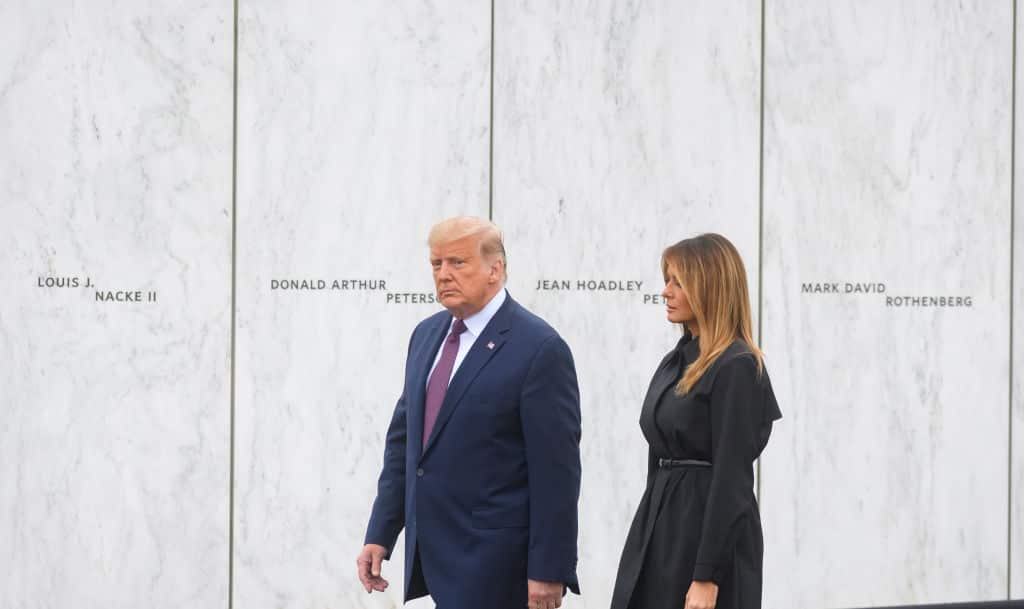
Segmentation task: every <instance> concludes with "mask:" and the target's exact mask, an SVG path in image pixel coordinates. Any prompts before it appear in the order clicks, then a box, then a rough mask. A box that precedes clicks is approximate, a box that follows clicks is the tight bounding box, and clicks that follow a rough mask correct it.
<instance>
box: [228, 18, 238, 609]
mask: <svg viewBox="0 0 1024 609" xmlns="http://www.w3.org/2000/svg"><path fill="white" fill-rule="evenodd" d="M233 4H234V15H233V21H234V25H233V31H232V36H233V42H232V68H231V390H230V395H231V398H230V404H231V406H230V413H231V414H230V423H229V428H228V438H229V439H228V451H229V453H228V609H232V607H234V601H235V598H234V594H235V328H236V326H237V324H236V319H235V310H236V306H235V304H236V297H237V293H238V275H237V269H238V0H234V2H233Z"/></svg>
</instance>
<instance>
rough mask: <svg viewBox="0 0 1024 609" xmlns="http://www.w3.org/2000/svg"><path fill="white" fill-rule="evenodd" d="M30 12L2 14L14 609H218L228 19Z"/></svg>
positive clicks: (8, 536)
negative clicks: (152, 297)
mask: <svg viewBox="0 0 1024 609" xmlns="http://www.w3.org/2000/svg"><path fill="white" fill-rule="evenodd" d="M16 4H17V6H14V5H12V4H10V3H8V4H7V5H6V6H4V7H2V8H0V40H2V41H3V42H2V43H0V46H2V48H3V49H4V52H0V141H3V143H4V145H3V146H2V147H0V193H2V197H0V200H2V202H0V225H2V226H3V227H4V230H3V231H2V236H0V253H2V255H3V259H4V264H3V265H0V288H2V291H3V294H4V297H3V298H2V299H0V357H2V359H3V362H4V363H5V365H4V366H3V367H2V370H0V387H2V388H3V391H2V394H3V399H2V406H0V411H2V413H3V415H2V417H0V540H3V541H2V542H0V606H3V607H24V608H30V607H82V608H97V609H99V608H102V609H109V608H114V607H124V608H129V607H130V608H136V607H153V608H161V607H167V608H170V607H209V608H215V607H221V606H223V604H224V602H225V601H226V599H227V592H228V590H227V588H228V583H227V582H228V571H227V562H228V438H229V429H228V426H229V419H228V413H229V404H230V401H229V390H230V389H229V378H230V375H229V370H230V362H229V357H230V348H229V345H230V276H231V275H230V264H231V256H230V238H231V218H230V202H231V181H230V176H231V156H230V155H231V63H232V60H231V49H232V40H231V21H230V20H231V10H230V6H226V5H220V6H213V5H210V4H208V3H203V2H192V1H186V2H181V3H177V4H176V5H175V6H170V5H145V6H143V5H140V4H139V3H135V2H127V1H123V0H115V1H112V2H107V3H105V5H104V8H103V9H102V10H99V9H98V8H97V7H92V6H87V5H84V4H81V3H78V4H76V3H68V2H61V3H53V2H44V3H24V2H22V3H16ZM97 292H103V293H119V294H121V295H122V297H123V296H124V295H126V294H135V293H136V292H137V293H139V294H142V293H145V294H149V293H155V294H156V298H157V299H156V301H155V302H150V301H148V300H147V301H143V302H136V301H134V300H132V301H127V300H125V299H124V298H122V301H121V302H117V301H116V300H114V301H109V302H108V301H101V300H99V299H97V297H96V294H97Z"/></svg>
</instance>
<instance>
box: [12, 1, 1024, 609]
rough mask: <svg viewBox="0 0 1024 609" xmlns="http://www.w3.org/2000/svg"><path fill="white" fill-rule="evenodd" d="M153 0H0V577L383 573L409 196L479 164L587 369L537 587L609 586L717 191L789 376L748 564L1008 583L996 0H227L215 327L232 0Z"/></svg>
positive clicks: (1003, 45)
mask: <svg viewBox="0 0 1024 609" xmlns="http://www.w3.org/2000/svg"><path fill="white" fill-rule="evenodd" d="M179 4H180V6H175V7H170V6H169V5H166V4H159V3H158V4H156V5H146V6H141V5H139V3H131V2H126V1H125V0H114V1H113V2H109V3H105V4H104V5H103V6H102V7H99V6H95V5H82V4H80V3H71V2H67V1H66V0H65V1H63V2H61V1H57V2H44V3H27V2H20V3H17V4H16V5H13V4H12V5H7V6H0V48H2V49H4V50H5V52H2V53H0V142H2V143H3V146H0V194H2V195H3V196H2V197H0V226H2V227H3V229H5V230H0V253H2V254H3V255H4V256H5V260H6V261H7V264H4V265H2V267H0V289H2V290H3V292H2V293H3V295H4V296H5V297H4V298H0V358H2V359H3V361H5V362H7V363H8V365H7V366H5V367H3V369H2V371H0V389H2V390H3V391H2V395H3V396H4V398H3V400H2V402H0V607H7V606H11V607H26V608H34V607H65V606H74V607H85V608H90V607H97V608H101V607H102V608H104V609H105V608H109V607H124V608H129V607H130V608H132V609H135V608H136V607H140V606H144V607H154V608H161V607H190V608H191V607H201V608H206V607H210V608H222V607H225V606H227V603H228V596H229V592H230V593H231V594H233V603H234V606H236V607H245V608H249V607H288V608H291V607H295V608H298V607H329V608H339V609H340V608H344V609H349V608H351V607H365V608H376V609H380V608H384V607H398V606H400V604H401V602H400V600H401V589H402V576H403V574H402V552H401V549H399V551H398V552H397V553H396V556H395V557H394V559H393V560H392V561H391V562H390V563H388V564H387V565H386V567H385V575H386V576H388V577H389V578H390V579H391V582H392V589H391V590H389V591H388V593H386V594H382V595H372V596H368V595H366V594H365V593H364V592H363V591H362V589H361V587H360V586H359V584H358V582H357V581H356V578H355V568H354V564H353V563H354V558H355V554H356V552H357V551H358V549H359V548H360V547H361V544H362V538H363V533H364V530H365V525H366V519H367V517H368V515H369V509H370V505H371V502H372V498H373V495H374V492H375V483H376V476H377V474H378V471H379V467H380V462H381V456H382V449H383V437H384V432H385V429H386V426H387V423H388V421H389V419H390V415H391V411H392V408H393V406H394V402H395V399H396V398H397V397H398V391H399V389H400V388H399V386H398V379H399V377H400V374H401V369H402V366H403V364H404V361H403V360H404V356H405V350H406V346H407V340H408V336H409V332H410V331H411V329H412V327H413V326H414V324H415V323H416V322H417V321H418V320H419V319H421V318H423V317H425V316H426V315H428V314H430V313H432V312H433V311H435V310H437V306H436V305H435V304H430V303H424V302H415V301H416V300H417V299H422V298H423V297H424V295H429V294H430V293H432V286H431V280H430V271H429V268H428V264H427V248H426V245H425V237H426V232H427V230H428V229H429V227H430V226H431V224H433V223H434V222H435V221H437V220H439V219H441V218H443V217H446V216H450V215H454V214H458V213H472V214H477V215H482V216H486V215H488V213H490V212H491V209H492V206H493V218H494V220H495V221H496V222H497V223H498V224H499V225H500V226H502V227H503V228H504V229H505V231H506V241H507V247H508V252H509V265H510V266H509V270H510V284H509V288H510V291H511V293H512V295H513V296H514V297H515V298H517V299H518V300H519V301H520V302H522V303H523V304H525V305H526V306H527V307H529V308H531V309H532V310H533V311H535V312H536V313H538V314H540V315H541V316H543V317H545V318H546V319H547V320H548V321H550V322H551V323H552V324H553V325H554V326H555V327H556V328H557V329H558V330H559V331H560V332H561V333H562V334H563V336H565V338H566V339H567V340H568V342H569V344H570V346H572V348H573V350H574V354H575V357H576V362H577V367H578V372H579V378H580V384H581V390H582V398H583V421H584V442H583V458H584V480H583V497H582V501H581V521H580V522H581V537H580V577H581V585H582V587H583V591H584V595H583V596H582V597H569V598H568V599H567V601H566V604H565V607H567V609H574V608H575V609H581V608H589V609H593V608H603V607H607V604H608V600H609V597H610V593H611V587H612V584H613V580H614V575H615V570H616V567H617V564H618V559H619V552H620V551H621V547H622V542H623V539H624V537H625V533H626V529H627V527H628V525H629V522H630V519H631V517H632V514H633V510H634V509H635V506H636V504H637V502H638V501H639V498H640V494H641V491H642V486H643V482H644V479H643V471H644V468H645V456H646V452H645V451H646V448H645V445H644V443H643V439H642V437H641V435H640V432H639V428H638V426H637V418H638V416H639V407H640V400H641V399H642V396H643V392H644V391H645V389H646V387H647V383H648V381H649V377H650V374H651V371H652V369H653V367H654V365H655V364H656V362H657V361H658V360H659V358H660V357H661V355H662V354H663V353H664V352H665V351H666V350H667V349H668V348H670V347H671V345H672V344H674V342H675V340H676V339H677V337H678V334H677V332H676V330H675V329H673V328H672V327H671V326H670V325H669V324H667V323H666V322H665V321H664V318H663V315H664V313H663V307H662V306H661V305H660V304H658V303H656V302H651V301H652V300H653V299H651V298H650V296H651V295H655V294H657V293H658V292H660V289H661V278H660V272H659V268H658V261H659V256H660V253H661V251H662V249H663V248H664V247H665V246H666V245H668V244H670V243H673V242H675V241H677V240H679V239H681V238H684V237H687V236H691V235H694V234H697V233H700V232H705V231H718V232H722V233H724V234H726V235H727V236H728V237H730V238H731V239H732V240H733V241H734V242H735V243H736V245H737V246H738V248H739V249H740V252H741V254H742V255H743V257H744V259H745V261H746V263H747V269H748V276H749V278H750V287H751V295H752V297H753V300H754V309H755V315H756V314H757V310H758V303H759V302H763V316H762V320H763V327H762V333H763V342H762V347H763V348H764V350H765V352H766V355H767V361H768V365H769V368H770V370H771V373H772V378H773V381H774V383H775V387H776V390H777V392H778V395H779V399H780V403H781V406H782V410H783V413H784V415H785V418H784V419H783V420H782V421H781V422H780V423H779V424H778V426H777V428H776V433H775V436H774V437H773V439H772V442H771V443H770V445H769V448H768V451H767V453H766V455H765V457H764V459H763V460H762V478H761V503H762V516H763V519H764V526H765V545H766V556H765V564H766V572H765V575H766V579H765V605H764V606H765V607H766V608H770V607H818V608H834V607H852V606H869V605H892V604H903V603H931V602H953V601H965V600H995V599H1001V598H1006V594H1007V589H1009V590H1010V595H1011V596H1012V597H1016V598H1022V597H1024V372H1022V370H1024V347H1022V345H1024V314H1021V313H1020V311H1019V310H1020V309H1021V306H1020V303H1022V302H1024V254H1022V251H1024V248H1022V246H1021V243H1022V242H1024V239H1022V237H1021V235H1022V234H1024V232H1022V229H1024V213H1021V212H1020V210H1019V209H1018V210H1017V212H1016V214H1015V215H1014V216H1013V217H1014V221H1015V224H1016V226H1015V229H1016V230H1015V233H1016V238H1015V240H1014V241H1015V243H1014V245H1015V251H1012V253H1011V233H1010V228H1011V222H1010V220H1011V211H1010V195H1011V173H1010V172H1011V170H1012V169H1013V168H1011V152H1010V151H1011V131H1012V127H1013V123H1012V120H1011V106H1012V98H1011V85H1012V81H1011V76H1012V72H1013V67H1014V66H1013V54H1012V50H1013V49H1012V45H1013V29H1012V28H1013V25H1014V24H1013V18H1012V16H1013V3H1012V2H1010V1H1009V0H1007V1H1002V2H997V1H994V0H971V1H968V2H961V3H950V2H945V1H943V0H931V1H925V0H910V1H906V2H888V1H886V0H867V1H865V0H830V1H829V2H818V1H815V0H767V1H766V2H764V3H763V5H764V7H765V9H766V11H767V12H766V15H765V16H764V17H765V22H764V27H765V32H766V37H765V38H766V39H765V41H764V42H765V56H764V58H763V64H762V57H761V43H762V41H761V27H762V15H761V8H762V3H761V2H759V1H758V0H703V1H700V2H687V3H680V2H671V1H668V0H659V1H649V2H640V1H617V0H594V1H592V2H588V3H572V2H570V3H550V2H531V1H529V0H516V1H513V2H495V3H493V7H494V9H495V11H496V12H495V14H493V15H492V13H491V8H492V3H486V2H485V3H479V2H470V1H469V0H462V1H461V2H444V3H434V4H431V3H423V2H415V1H413V0H401V1H399V2H392V3H366V2H355V1H353V0H346V1H345V2H341V3H314V2H309V1H306V2H300V1H298V0H284V1H276V2H271V1H269V0H240V2H239V3H238V4H239V6H238V8H239V22H238V26H239V47H238V56H237V60H238V114H237V119H238V148H237V155H236V157H235V160H236V162H237V178H238V182H237V209H238V217H237V223H238V233H237V242H236V245H237V255H236V257H235V261H234V265H235V270H236V271H237V309H236V312H237V325H236V328H235V330H236V340H237V342H236V349H235V352H234V354H232V351H231V330H232V328H231V311H230V303H231V291H232V278H231V276H232V264H233V261H232V247H231V246H232V242H231V223H232V217H231V214H232V207H231V197H232V190H231V188H232V182H231V167H232V142H231V138H232V120H233V117H232V81H233V74H232V69H233V65H232V64H233V57H232V49H233V40H232V33H233V31H232V30H233V26H234V23H233V18H234V14H233V10H232V6H231V4H230V3H218V4H216V5H211V4H208V3H199V2H193V1H190V0H189V1H186V2H184V3H179ZM492 17H493V32H492ZM1022 19H1024V15H1018V24H1017V25H1018V26H1024V21H1020V20H1022ZM1022 31H1024V30H1022ZM492 35H493V40H494V43H493V46H494V48H493V52H494V66H493V68H494V81H493V99H492V96H491V86H492V82H491V68H492V66H491V52H492ZM762 65H763V66H764V76H765V89H764V101H765V120H764V156H763V170H764V183H763V188H764V195H763V221H764V236H763V244H762V242H761V240H760V237H759V229H760V221H761V219H762V218H761V216H760V215H759V214H761V205H760V201H759V171H760V169H761V163H762V159H761V140H760V101H761V97H760V96H761V71H762ZM1018 69H1019V70H1024V68H1018ZM1022 77H1024V72H1019V73H1018V82H1024V78H1022ZM492 103H493V135H494V145H493V159H491V157H490V140H491V130H492V121H491V111H492ZM1018 109H1020V110H1024V106H1020V107H1019V108H1018ZM1018 114H1020V113H1018ZM1017 123H1021V121H1020V120H1019V118H1018V120H1017ZM1018 129H1020V127H1018ZM1022 134H1024V132H1020V131H1019V132H1018V135H1022ZM1017 141H1018V144H1019V142H1020V141H1021V138H1020V137H1018V138H1017ZM1018 147H1019V146H1018ZM492 160H493V173H492V172H491V171H490V165H491V162H492ZM1022 176H1024V174H1021V173H1020V172H1019V171H1018V172H1017V180H1016V182H1017V187H1018V188H1020V184H1021V183H1024V178H1022ZM492 181H493V201H489V193H490V192H491V188H492ZM1018 195H1019V196H1018V197H1017V198H1018V199H1020V198H1021V196H1020V193H1018ZM492 204H493V205H492ZM1018 207H1019V206H1018ZM762 256H763V257H762ZM1011 256H1013V257H1015V265H1014V273H1015V275H1016V276H1015V281H1014V283H1013V289H1014V291H1015V294H1014V299H1013V303H1014V306H1015V309H1017V310H1016V311H1015V315H1014V317H1013V323H1014V324H1015V325H1014V334H1013V336H1014V341H1013V344H1012V345H1010V344H1009V341H1008V332H1009V329H1010V326H1009V321H1010V313H1011V311H1010V302H1011V298H1010V297H1011V293H1010V281H1009V278H1010V260H1011ZM762 273H763V279H764V284H763V286H761V285H759V276H762ZM48 278H49V280H50V282H51V283H64V282H69V281H72V280H74V279H77V281H78V286H77V287H45V284H46V282H47V279H48ZM280 280H285V281H298V282H301V281H303V280H305V281H306V282H308V283H307V285H309V284H311V287H312V288H314V289H302V288H298V289H295V288H292V289H279V288H276V287H275V282H277V281H280ZM40 281H42V283H43V284H44V287H40V285H39V283H40ZM86 281H89V283H90V285H89V287H86V285H85V284H86ZM319 281H324V289H316V288H318V287H319V285H318V282H319ZM334 281H337V282H338V283H337V286H336V287H335V285H334ZM362 281H365V282H368V283H366V284H360V283H359V282H362ZM543 281H547V282H549V283H548V284H547V285H546V286H544V285H542V284H541V285H539V282H543ZM563 281H567V282H568V283H569V289H554V288H555V285H554V284H552V283H550V282H563ZM578 281H585V282H586V281H594V282H604V286H602V287H605V288H608V287H610V284H613V285H614V287H615V288H616V289H613V290H612V289H582V290H581V289H579V288H578V285H577V282H578ZM832 283H836V284H838V286H837V287H838V288H839V290H840V292H841V293H839V294H831V293H803V292H802V287H803V284H810V286H811V287H813V286H814V284H832ZM847 283H849V284H866V285H868V286H871V285H874V286H876V288H875V289H878V287H877V286H879V284H881V285H882V286H884V290H885V291H884V293H877V292H875V293H872V292H869V293H844V292H845V291H846V288H847V286H846V284H847ZM558 287H561V285H560V284H558ZM594 287H595V288H597V287H598V286H596V285H595V286H594ZM851 287H852V286H851ZM623 288H625V289H623ZM868 289H869V290H870V289H871V288H870V287H868ZM135 290H138V291H140V292H142V297H143V298H144V299H145V298H146V297H147V296H148V293H149V292H155V293H156V295H157V299H156V301H155V302H139V303H125V302H120V303H119V302H100V301H98V300H97V298H96V292H97V291H102V292H103V293H106V292H108V291H112V292H116V291H135ZM908 296H910V297H914V296H917V297H921V296H926V297H927V296H936V297H943V296H944V297H954V298H955V297H970V298H971V306H969V307H966V306H962V307H935V306H928V307H915V306H894V304H893V305H889V304H887V301H886V298H887V297H889V298H901V297H908ZM756 321H759V320H756ZM1011 349H1012V350H1013V354H1014V360H1013V361H1014V364H1015V365H1014V369H1013V370H1012V371H1011V370H1010V368H1009V366H1008V365H1007V362H1008V361H1009V356H1010V350H1011ZM233 355H234V366H235V372H236V374H235V383H236V384H235V401H234V409H235V413H234V414H235V417H236V429H235V437H234V447H235V460H236V463H235V466H236V467H235V488H234V492H235V494H234V523H233V524H234V548H233V553H232V551H231V550H230V549H229V539H228V538H229V530H228V527H229V522H231V521H230V519H229V509H230V506H229V490H230V482H229V460H230V448H231V436H230V415H231V394H230V391H231V365H232V356H233ZM1011 387H1012V391H1013V394H1012V403H1011V396H1010V394H1009V390H1010V388H1011ZM1008 425H1009V426H1010V428H1009V429H1008V427H1007V426H1008ZM1009 433H1012V437H1013V441H1014V442H1013V444H1014V446H1013V449H1012V450H1011V447H1010V445H1009V442H1008V439H1009ZM1008 456H1010V457H1012V458H1011V459H1009V460H1008ZM1008 480H1009V481H1010V485H1008V484H1007V481H1008ZM1008 511H1009V514H1008ZM1008 516H1009V523H1008V522H1007V520H1008ZM1008 525H1009V526H1008ZM399 548H401V544H399ZM1007 552H1009V554H1010V564H1007ZM229 557H233V560H234V572H233V583H234V585H233V589H232V590H230V591H229V571H228V560H229ZM430 606H432V605H431V603H429V602H428V601H419V602H416V603H413V604H411V607H413V608H417V609H418V608H425V607H430Z"/></svg>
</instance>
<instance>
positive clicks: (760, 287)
mask: <svg viewBox="0 0 1024 609" xmlns="http://www.w3.org/2000/svg"><path fill="white" fill-rule="evenodd" d="M1016 1H1017V0H1014V2H1016ZM764 3H765V0H761V65H760V68H761V94H760V104H761V107H760V110H759V114H760V116H759V120H760V125H759V127H758V155H757V219H758V220H757V221H758V225H757V345H758V347H764V342H763V338H762V337H763V336H764V333H763V332H762V328H764V313H763V307H762V304H763V303H764V29H765V28H764V22H765V18H764ZM757 500H758V501H761V459H760V458H759V459H758V460H757Z"/></svg>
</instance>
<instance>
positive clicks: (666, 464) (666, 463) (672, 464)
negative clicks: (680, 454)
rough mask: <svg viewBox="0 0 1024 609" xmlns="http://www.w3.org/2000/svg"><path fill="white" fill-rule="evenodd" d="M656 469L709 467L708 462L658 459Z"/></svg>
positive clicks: (709, 463)
mask: <svg viewBox="0 0 1024 609" xmlns="http://www.w3.org/2000/svg"><path fill="white" fill-rule="evenodd" d="M658 467H660V468H663V469H672V468H676V467H711V462H710V461H701V460H700V459H662V458H660V457H659V458H658Z"/></svg>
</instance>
